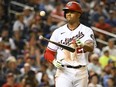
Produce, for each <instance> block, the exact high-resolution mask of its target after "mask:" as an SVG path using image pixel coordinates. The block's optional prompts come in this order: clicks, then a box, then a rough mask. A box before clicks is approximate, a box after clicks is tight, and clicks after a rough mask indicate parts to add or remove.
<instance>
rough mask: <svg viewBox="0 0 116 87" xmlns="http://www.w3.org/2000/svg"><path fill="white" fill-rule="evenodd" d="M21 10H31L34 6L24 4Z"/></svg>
mask: <svg viewBox="0 0 116 87" xmlns="http://www.w3.org/2000/svg"><path fill="white" fill-rule="evenodd" d="M23 10H32V11H33V10H34V8H33V7H30V6H25V7H24V9H23Z"/></svg>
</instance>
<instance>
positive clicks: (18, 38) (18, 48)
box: [12, 30, 26, 57]
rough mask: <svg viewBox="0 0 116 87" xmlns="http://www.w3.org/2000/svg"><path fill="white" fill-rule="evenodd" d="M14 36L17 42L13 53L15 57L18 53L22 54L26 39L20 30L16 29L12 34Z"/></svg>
mask: <svg viewBox="0 0 116 87" xmlns="http://www.w3.org/2000/svg"><path fill="white" fill-rule="evenodd" d="M12 38H13V41H14V44H15V49H14V50H13V51H12V55H14V56H15V57H16V56H17V55H22V54H23V50H24V46H25V44H26V40H24V39H23V38H22V36H21V32H20V30H17V31H15V32H14V33H13V35H12Z"/></svg>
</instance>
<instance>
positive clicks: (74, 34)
mask: <svg viewBox="0 0 116 87" xmlns="http://www.w3.org/2000/svg"><path fill="white" fill-rule="evenodd" d="M93 36H94V34H93V31H92V29H91V28H89V27H87V26H85V25H83V24H80V25H79V26H78V27H77V28H76V29H75V30H73V31H71V30H70V29H69V28H68V27H67V24H65V25H63V26H62V27H60V28H58V29H56V30H55V31H54V32H53V34H52V36H51V38H50V40H51V41H55V42H57V43H61V44H64V45H67V46H68V45H69V43H70V42H71V41H72V40H73V39H77V38H78V39H80V41H81V42H82V43H84V42H85V41H87V40H92V41H93V42H95V40H94V38H93ZM48 48H49V49H50V50H53V51H57V56H56V58H57V60H61V59H63V58H64V55H65V54H64V52H63V49H62V48H60V47H59V46H56V45H54V44H52V43H49V44H48ZM87 63H88V52H86V53H84V52H83V53H80V54H79V55H78V58H77V60H76V61H72V62H70V63H69V64H70V65H72V66H77V65H87Z"/></svg>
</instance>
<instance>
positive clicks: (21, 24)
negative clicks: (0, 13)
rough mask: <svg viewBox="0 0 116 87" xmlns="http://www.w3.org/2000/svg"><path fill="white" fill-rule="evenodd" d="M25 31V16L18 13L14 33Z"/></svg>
mask: <svg viewBox="0 0 116 87" xmlns="http://www.w3.org/2000/svg"><path fill="white" fill-rule="evenodd" d="M17 30H20V31H23V30H24V15H23V13H17V14H16V21H15V22H14V25H13V31H17Z"/></svg>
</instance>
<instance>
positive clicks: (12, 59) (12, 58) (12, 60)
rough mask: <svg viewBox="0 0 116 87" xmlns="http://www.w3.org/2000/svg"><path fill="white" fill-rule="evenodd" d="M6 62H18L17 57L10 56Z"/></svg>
mask: <svg viewBox="0 0 116 87" xmlns="http://www.w3.org/2000/svg"><path fill="white" fill-rule="evenodd" d="M6 62H16V59H15V57H14V56H9V57H8V59H6Z"/></svg>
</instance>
